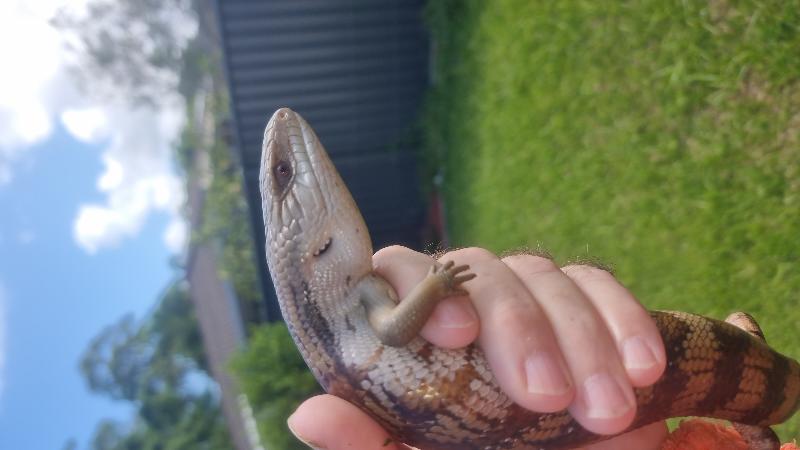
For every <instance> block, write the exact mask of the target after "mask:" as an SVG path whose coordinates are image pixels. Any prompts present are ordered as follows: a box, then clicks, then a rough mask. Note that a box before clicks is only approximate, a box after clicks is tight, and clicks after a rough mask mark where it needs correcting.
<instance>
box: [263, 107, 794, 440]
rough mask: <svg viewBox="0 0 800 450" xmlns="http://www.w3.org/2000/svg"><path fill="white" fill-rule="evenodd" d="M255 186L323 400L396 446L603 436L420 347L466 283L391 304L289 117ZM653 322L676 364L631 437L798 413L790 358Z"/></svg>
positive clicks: (651, 390) (751, 341)
mask: <svg viewBox="0 0 800 450" xmlns="http://www.w3.org/2000/svg"><path fill="white" fill-rule="evenodd" d="M260 184H261V192H262V206H263V210H264V211H263V212H264V223H265V231H266V238H267V239H266V240H267V244H266V252H267V262H268V265H269V269H270V272H271V275H272V280H273V283H274V285H275V289H276V292H277V294H278V300H279V302H280V306H281V310H282V312H283V316H284V318H285V320H286V324H287V326H288V328H289V331H290V333H291V334H292V337H293V339H294V342H295V343H296V344H297V347H298V349H299V350H300V353H301V354H302V355H303V357H304V358H305V360H306V362H307V363H308V366H309V367H310V368H311V371H312V372H313V373H314V375H315V376H316V378H317V379H318V380H319V382H320V384H322V386H323V387H324V388H325V389H326V390H327V391H328V392H330V393H332V394H334V395H337V396H339V397H342V398H344V399H346V400H348V401H350V402H352V403H353V404H355V405H357V406H358V407H360V408H362V409H363V410H364V411H366V412H367V413H369V414H370V415H371V416H372V417H373V418H374V419H375V420H377V421H378V422H380V423H381V424H382V425H383V426H384V427H385V428H386V430H387V431H388V432H390V433H391V434H392V436H393V438H394V439H396V440H398V441H401V442H405V443H408V444H411V445H415V446H417V447H420V448H423V449H425V450H446V449H459V450H469V449H475V450H477V449H487V450H492V449H497V450H500V449H509V450H523V449H569V448H575V447H579V446H583V445H586V444H588V443H591V442H594V441H597V440H601V439H605V438H607V437H608V436H598V435H595V434H592V433H591V432H589V431H587V430H585V429H584V428H582V427H581V426H580V424H578V423H577V422H576V421H575V420H574V419H573V418H572V417H571V416H570V415H569V413H568V412H566V411H562V412H557V413H547V414H542V413H536V412H532V411H529V410H526V409H523V408H521V407H520V406H518V405H516V404H515V403H513V402H512V401H511V400H510V399H509V398H508V397H507V396H506V395H505V394H504V393H503V391H502V390H501V389H500V388H499V387H498V384H497V382H496V380H495V378H494V376H493V375H492V373H491V371H490V370H489V365H488V363H487V361H486V358H485V356H484V354H483V352H482V350H481V349H480V348H479V347H477V346H474V345H471V346H468V347H466V348H462V349H457V350H452V349H443V348H438V347H435V346H433V345H431V344H430V343H428V342H426V341H424V340H423V339H421V338H419V337H415V336H416V331H417V330H418V329H419V326H421V323H424V321H425V320H426V319H427V316H426V315H425V314H429V313H430V310H431V309H432V308H430V305H431V304H432V303H435V301H437V300H438V299H440V298H441V297H442V296H444V295H447V294H448V293H450V292H452V291H453V290H457V289H460V287H459V285H460V283H461V282H463V281H466V280H467V279H469V276H468V275H467V274H466V273H465V272H464V270H465V269H464V268H463V267H453V266H452V265H450V266H447V265H445V266H443V267H434V268H432V270H431V272H430V273H429V274H428V276H427V277H426V278H425V279H424V280H423V281H422V282H421V283H420V286H419V289H416V290H415V291H414V292H416V293H415V294H414V295H412V296H410V297H413V298H410V299H404V300H403V302H401V304H405V303H406V302H407V301H411V302H416V303H409V304H413V305H415V307H412V308H396V307H395V305H396V294H395V293H394V291H393V290H392V288H391V287H390V286H389V285H388V283H386V282H385V281H384V280H382V279H381V278H380V277H379V276H378V275H377V274H375V273H373V268H372V259H371V258H372V246H371V243H370V238H369V234H368V232H367V228H366V225H365V224H364V221H363V219H362V217H361V214H360V212H359V210H358V207H357V206H356V204H355V202H354V201H353V199H352V197H351V196H350V193H349V191H348V190H347V188H346V187H345V185H344V183H343V182H342V180H341V178H340V177H339V174H338V172H337V171H336V168H335V167H334V165H333V164H332V163H331V161H330V159H329V158H328V155H327V153H326V152H325V150H324V148H323V146H322V144H321V143H320V142H319V139H318V138H317V136H316V134H315V133H314V131H313V130H312V129H311V127H310V126H309V125H308V123H306V121H305V120H303V118H302V117H300V116H299V115H298V114H296V113H295V112H293V111H291V110H289V109H286V108H284V109H280V110H278V111H277V112H275V114H274V115H273V116H272V119H271V120H270V121H269V123H268V125H267V128H266V130H265V133H264V148H263V154H262V161H261V179H260ZM459 273H460V275H459ZM420 311H422V312H420ZM418 313H419V314H418ZM651 315H652V317H653V320H654V321H655V323H656V324H657V326H658V329H659V330H660V332H661V336H662V338H663V341H664V344H665V348H666V350H667V358H668V367H667V369H666V370H665V373H664V374H663V376H662V377H661V378H660V379H659V380H658V381H657V382H656V383H655V384H654V385H652V386H650V387H647V388H641V389H637V390H636V399H637V403H638V409H637V416H636V418H635V419H634V423H633V425H632V426H631V429H633V428H637V427H641V426H643V425H646V424H648V423H651V422H655V421H658V420H662V419H664V418H667V417H674V416H687V415H693V416H706V417H716V418H721V419H728V420H732V421H735V422H737V423H742V424H747V425H754V426H760V427H761V426H768V425H772V424H776V423H780V422H782V421H784V420H786V419H787V418H788V417H790V416H791V415H792V414H793V413H794V412H795V410H796V409H797V406H798V399H799V398H800V365H798V363H797V362H796V361H794V360H793V359H790V358H788V357H786V356H783V355H781V354H780V353H778V352H776V351H775V350H773V349H771V348H770V347H768V346H767V345H766V343H765V342H763V341H762V340H760V339H758V338H756V337H754V336H752V335H751V334H749V333H748V332H746V331H743V330H741V329H740V328H738V327H736V326H734V325H731V324H728V323H725V322H721V321H717V320H714V319H709V318H705V317H702V316H697V315H692V314H687V313H682V312H665V311H660V312H659V311H656V312H652V313H651ZM390 344H391V345H390Z"/></svg>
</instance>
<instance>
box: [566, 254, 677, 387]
mask: <svg viewBox="0 0 800 450" xmlns="http://www.w3.org/2000/svg"><path fill="white" fill-rule="evenodd" d="M562 271H563V272H564V273H565V274H566V275H567V276H568V277H570V279H572V281H573V282H574V283H575V284H576V285H578V287H579V288H580V289H581V291H583V293H584V294H585V295H586V297H587V298H588V299H589V301H590V302H592V304H593V305H594V306H595V309H597V311H598V312H599V313H600V316H601V317H602V318H603V320H604V321H605V324H606V326H607V327H608V329H609V331H610V332H611V335H612V336H613V338H614V341H615V342H616V346H617V351H618V352H619V354H620V355H621V356H622V361H623V364H624V365H625V370H626V371H627V373H628V379H629V380H630V381H631V384H633V385H634V386H637V387H644V386H650V385H651V384H653V383H655V382H656V380H658V378H659V377H661V374H662V373H663V372H664V368H665V367H666V365H667V357H666V353H665V351H664V343H663V341H662V339H661V334H660V333H659V332H658V328H656V324H655V322H654V321H653V319H652V318H651V317H650V314H649V313H648V312H647V311H646V310H645V309H644V307H642V305H641V304H640V303H639V302H638V301H637V300H636V298H634V296H633V295H632V294H631V293H630V292H629V291H628V290H627V289H625V287H623V286H622V285H621V284H620V283H619V282H618V281H617V280H616V278H614V276H613V275H611V274H610V273H609V272H607V271H605V270H602V269H598V268H595V267H592V266H587V265H570V266H565V267H563V268H562Z"/></svg>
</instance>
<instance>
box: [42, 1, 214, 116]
mask: <svg viewBox="0 0 800 450" xmlns="http://www.w3.org/2000/svg"><path fill="white" fill-rule="evenodd" d="M210 9H211V7H210V5H209V1H208V0H93V1H90V2H89V3H88V4H87V6H86V11H85V13H81V14H78V13H76V12H75V11H74V10H70V9H66V8H65V9H62V10H60V11H59V12H58V14H57V15H56V16H55V18H54V19H53V21H52V23H53V25H54V26H56V27H57V28H59V29H60V30H61V31H62V32H64V33H65V34H66V35H68V36H70V37H71V39H69V40H67V44H68V48H69V49H70V50H72V53H73V54H74V55H75V56H76V59H75V63H74V64H73V67H72V72H73V74H74V75H75V76H76V79H77V80H78V83H79V86H81V87H82V90H83V91H84V92H86V93H87V94H91V95H95V96H99V97H101V98H107V97H112V98H113V97H116V98H122V99H124V100H126V101H129V102H131V103H133V104H145V105H149V106H157V105H158V104H159V103H160V102H161V99H162V98H163V97H164V96H165V95H170V94H174V93H176V92H180V93H182V94H183V95H184V96H185V97H187V98H189V97H190V96H191V94H192V91H193V90H194V89H197V88H198V86H199V83H200V81H199V79H200V78H199V75H198V74H199V73H205V72H207V71H208V69H209V68H211V67H214V65H213V64H208V63H207V61H206V58H208V57H209V56H210V55H217V54H218V51H217V50H216V49H217V42H216V39H217V33H216V29H215V27H214V23H213V20H212V19H211V17H210V15H209V10H210Z"/></svg>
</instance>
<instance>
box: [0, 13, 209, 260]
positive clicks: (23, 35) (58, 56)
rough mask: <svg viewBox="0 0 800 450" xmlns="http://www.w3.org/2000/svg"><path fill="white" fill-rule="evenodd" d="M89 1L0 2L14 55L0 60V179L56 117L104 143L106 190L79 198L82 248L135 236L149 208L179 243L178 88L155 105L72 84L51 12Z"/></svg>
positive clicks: (1, 38)
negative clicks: (93, 94) (98, 196)
mask: <svg viewBox="0 0 800 450" xmlns="http://www.w3.org/2000/svg"><path fill="white" fill-rule="evenodd" d="M87 2H88V0H78V1H75V0H37V1H35V2H30V1H26V0H2V1H0V55H3V59H4V60H5V61H13V64H8V65H5V66H4V67H3V69H0V187H1V186H2V185H3V184H7V183H9V182H10V181H11V180H12V177H13V162H14V160H16V159H18V158H19V157H20V155H22V154H23V152H25V151H27V150H28V149H30V148H31V146H33V145H34V144H36V143H39V142H42V141H43V140H45V139H47V138H48V137H49V136H50V134H51V133H52V131H53V129H54V128H55V121H56V120H59V121H60V123H61V124H62V125H63V126H64V128H65V129H66V130H67V131H68V132H69V133H70V134H71V135H72V136H73V137H75V139H78V140H80V141H83V142H86V143H92V144H100V145H105V148H104V150H103V151H102V152H101V154H100V158H101V160H102V162H103V164H104V167H105V168H104V171H103V173H102V174H100V176H99V178H98V180H97V188H98V190H99V191H100V192H101V193H103V194H104V196H105V198H104V200H103V201H102V202H99V203H91V204H83V205H80V206H79V208H78V211H77V216H76V219H75V221H74V223H73V236H74V239H75V241H76V243H77V244H78V245H79V246H80V247H82V248H83V249H85V250H86V251H87V252H89V253H95V252H97V251H99V250H101V249H103V248H105V247H110V246H114V245H117V244H119V243H120V242H121V241H122V240H123V239H125V238H128V237H132V236H135V235H136V234H137V233H138V232H139V231H140V230H141V228H142V226H143V225H144V223H145V222H146V220H147V218H148V216H150V214H151V213H153V212H156V211H162V212H165V213H167V214H168V215H169V216H170V222H169V226H168V227H167V229H166V230H165V234H164V241H165V245H168V246H169V247H170V248H171V249H174V248H179V247H182V245H183V243H182V241H184V240H185V234H186V233H185V230H184V231H181V228H180V227H181V225H178V223H180V222H181V218H180V213H179V211H180V207H181V205H182V203H183V201H184V192H183V184H182V183H181V182H180V180H179V179H178V178H177V176H176V175H175V174H174V170H173V168H172V160H173V159H172V149H171V145H172V143H173V141H174V140H175V139H176V137H177V136H179V133H180V130H181V128H182V126H183V117H184V109H183V103H182V102H181V101H180V100H179V99H178V98H177V95H176V96H175V98H166V99H163V100H164V106H163V107H162V108H161V109H157V110H153V109H148V108H146V107H139V108H133V107H131V106H129V105H127V104H122V103H119V102H117V103H114V102H113V101H107V102H105V103H103V104H95V103H91V101H90V100H89V99H87V98H86V96H84V95H82V94H81V93H80V92H79V90H78V89H77V87H76V85H75V83H74V81H73V79H72V78H71V76H70V75H69V74H68V71H67V67H68V62H69V61H68V60H67V58H68V55H69V53H68V52H66V51H65V49H64V39H66V38H68V37H65V36H62V35H59V33H58V32H57V31H56V30H55V29H54V28H53V27H52V26H51V25H50V24H49V20H50V19H51V18H52V17H53V15H54V14H55V12H56V11H57V10H58V9H59V8H62V7H65V6H69V8H70V9H71V10H72V11H78V12H80V11H84V10H85V5H86V3H87ZM184 19H185V18H184ZM180 22H181V21H180V20H176V26H179V27H182V28H185V31H186V33H184V34H186V36H187V37H188V36H190V35H191V34H192V33H193V32H194V31H193V30H196V28H195V27H194V26H193V25H191V21H188V19H186V20H184V22H183V23H180ZM187 24H188V25H187ZM20 42H24V43H25V45H20ZM73 43H74V40H73Z"/></svg>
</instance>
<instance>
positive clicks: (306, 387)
mask: <svg viewBox="0 0 800 450" xmlns="http://www.w3.org/2000/svg"><path fill="white" fill-rule="evenodd" d="M231 369H232V371H233V373H234V375H235V376H236V378H237V379H238V380H239V383H240V385H241V387H242V391H243V392H244V393H245V394H246V395H247V398H248V399H249V400H250V403H251V405H252V406H253V410H254V414H255V416H256V420H257V422H258V428H259V431H260V434H261V437H262V439H263V440H264V441H265V442H266V443H267V444H268V445H269V446H270V448H280V449H287V450H288V449H297V450H301V449H304V448H306V447H305V445H303V444H301V443H300V442H299V441H297V440H296V439H295V438H294V437H293V436H292V435H291V432H289V430H288V428H287V427H286V418H287V417H288V416H289V415H290V414H291V413H292V412H293V411H294V410H295V409H296V408H297V406H299V405H300V403H301V402H302V401H303V400H304V399H306V398H308V397H310V396H312V395H314V394H317V393H320V388H319V386H318V385H317V382H316V380H314V377H313V376H312V375H311V373H310V372H309V370H308V367H306V364H305V362H304V361H303V359H302V358H301V357H300V354H299V353H298V352H297V349H296V348H295V346H294V343H293V342H292V338H291V337H290V336H289V332H288V331H287V329H286V326H285V325H284V324H282V323H276V324H268V325H262V326H259V327H258V328H255V329H254V330H253V332H252V334H251V336H250V340H249V342H248V346H247V348H246V349H244V350H243V351H242V352H241V353H239V354H238V355H236V357H235V358H234V359H233V360H232V361H231Z"/></svg>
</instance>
